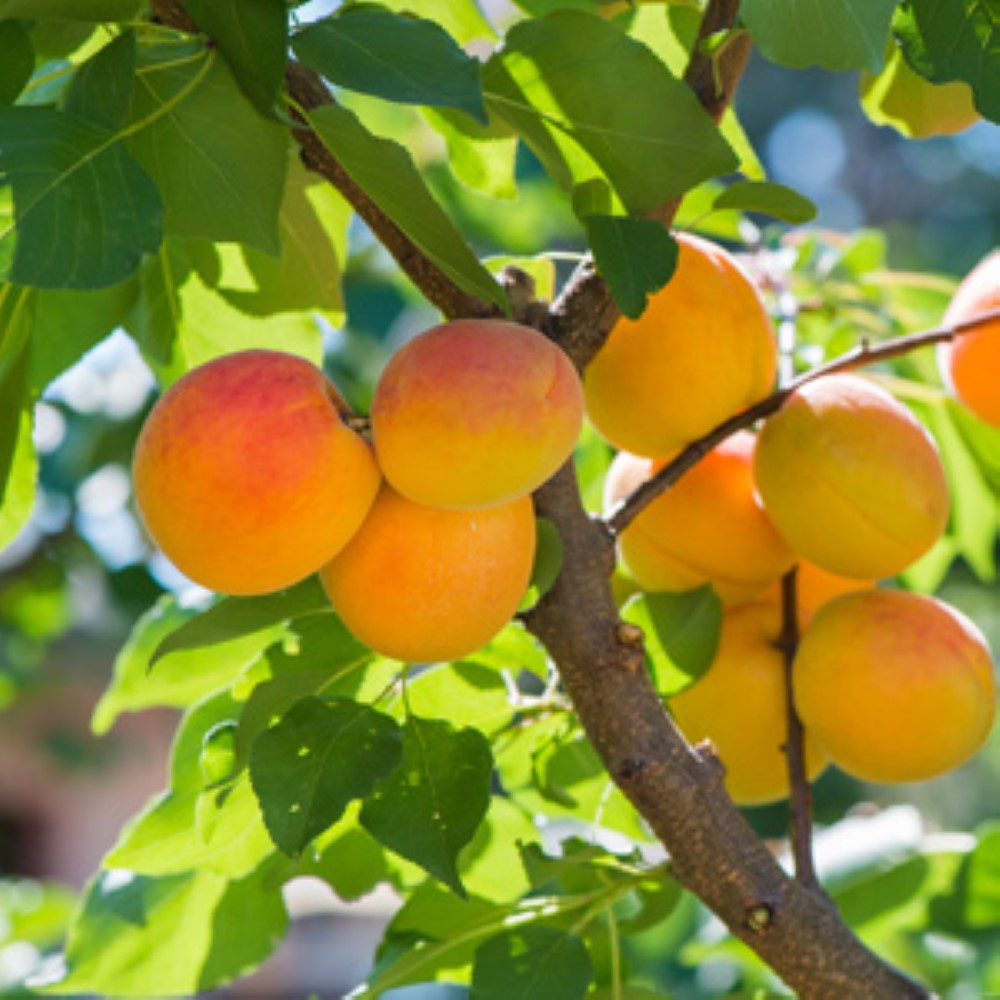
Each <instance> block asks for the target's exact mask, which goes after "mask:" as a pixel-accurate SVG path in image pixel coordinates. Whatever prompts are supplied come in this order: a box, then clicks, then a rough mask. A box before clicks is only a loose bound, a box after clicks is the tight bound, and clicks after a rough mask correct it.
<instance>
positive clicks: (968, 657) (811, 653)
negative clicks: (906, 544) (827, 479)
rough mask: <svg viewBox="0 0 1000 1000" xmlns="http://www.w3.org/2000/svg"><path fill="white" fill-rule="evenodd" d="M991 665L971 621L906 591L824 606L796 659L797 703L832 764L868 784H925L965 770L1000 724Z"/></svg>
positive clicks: (845, 598) (879, 592) (867, 594)
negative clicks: (996, 721) (995, 720)
mask: <svg viewBox="0 0 1000 1000" xmlns="http://www.w3.org/2000/svg"><path fill="white" fill-rule="evenodd" d="M995 698H996V692H995V690H994V681H993V667H992V664H991V662H990V652H989V649H988V647H987V645H986V640H985V639H984V638H983V636H982V634H981V633H980V632H979V630H978V629H977V628H976V626H975V625H973V624H972V622H970V621H969V620H968V619H967V618H966V617H965V616H964V615H962V614H961V613H960V612H958V611H956V610H955V609H954V608H951V607H949V606H948V605H946V604H943V603H942V602H940V601H936V600H934V599H933V598H930V597H922V596H920V595H917V594H911V593H908V592H906V591H898V590H870V591H865V592H862V593H857V594H845V595H844V596H842V597H838V598H837V599H836V600H833V601H831V602H830V603H829V604H827V605H825V606H824V607H823V608H821V609H820V610H819V611H818V612H817V613H816V616H815V617H814V618H813V620H812V624H811V625H810V627H809V630H808V631H807V632H806V634H805V637H804V638H803V640H802V643H801V645H800V646H799V651H798V654H797V656H796V658H795V703H796V706H797V708H798V711H799V714H800V715H801V717H802V721H803V723H804V725H805V726H806V730H807V731H808V732H810V733H812V734H813V735H814V736H815V737H816V739H817V740H818V741H819V742H820V743H821V744H822V746H823V748H824V750H826V752H827V753H828V754H829V756H830V759H831V760H832V761H833V762H834V763H836V764H837V765H838V766H839V767H841V768H843V770H845V771H847V772H848V773H849V774H853V775H855V776H856V777H858V778H862V779H864V780H866V781H878V782H904V781H924V780H926V779H928V778H933V777H936V776H937V775H939V774H944V773H945V772H946V771H950V770H952V769H953V768H955V767H958V765H959V764H962V763H964V762H965V761H966V760H967V759H968V758H969V757H971V756H972V755H973V754H974V753H975V752H976V750H978V749H979V747H980V746H981V745H982V744H983V742H984V741H985V740H986V737H987V735H988V734H989V731H990V727H991V726H992V723H993V715H994V702H995Z"/></svg>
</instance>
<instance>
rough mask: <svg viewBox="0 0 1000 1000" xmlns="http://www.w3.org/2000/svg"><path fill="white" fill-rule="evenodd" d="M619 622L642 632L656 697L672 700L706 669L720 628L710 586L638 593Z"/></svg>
mask: <svg viewBox="0 0 1000 1000" xmlns="http://www.w3.org/2000/svg"><path fill="white" fill-rule="evenodd" d="M622 618H623V619H624V620H625V621H627V622H631V623H632V624H633V625H638V626H639V628H641V629H642V630H643V632H644V633H645V636H646V656H647V658H648V660H649V663H650V666H651V667H652V674H653V681H654V683H655V685H656V690H657V693H658V694H660V695H662V696H663V697H672V696H673V695H675V694H679V693H680V692H681V691H683V690H684V689H685V688H686V687H688V686H690V685H691V684H693V683H694V682H695V681H696V680H697V679H698V678H699V677H701V675H702V674H703V673H705V671H706V670H708V668H709V666H711V663H712V660H713V659H714V658H715V651H716V649H717V648H718V645H719V631H720V629H721V628H722V602H721V601H720V600H719V598H718V597H717V596H716V594H715V592H714V591H713V590H712V588H711V587H709V586H705V587H699V588H698V589H697V590H688V591H684V592H683V593H678V594H667V593H662V594H640V595H638V596H636V597H634V598H632V599H631V600H630V601H629V602H628V603H627V604H626V605H625V607H624V608H623V609H622Z"/></svg>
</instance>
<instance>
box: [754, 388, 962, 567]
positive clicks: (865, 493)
mask: <svg viewBox="0 0 1000 1000" xmlns="http://www.w3.org/2000/svg"><path fill="white" fill-rule="evenodd" d="M754 474H755V477H756V482H757V488H758V490H759V491H760V495H761V498H762V499H763V501H764V509H765V510H766V511H767V513H768V514H769V515H770V518H771V520H772V521H773V522H774V526H775V527H776V528H777V529H778V531H779V532H780V533H781V534H782V536H783V537H784V539H785V541H786V542H788V544H789V545H791V546H792V547H793V548H794V549H796V550H797V551H798V552H800V553H802V555H804V556H805V557H806V558H807V559H809V560H811V561H812V562H815V563H816V564H817V565H818V566H820V567H822V568H823V569H826V570H829V571H830V572H831V573H838V574H841V575H842V576H853V577H858V578H861V579H878V578H881V577H886V576H893V575H894V574H896V573H898V572H899V571H900V570H902V569H904V568H905V567H907V566H908V565H909V564H910V563H912V562H913V561H914V560H915V559H917V558H918V557H919V556H921V555H923V553H924V552H926V551H927V549H929V548H930V547H931V545H933V543H934V542H935V540H936V539H937V537H938V536H939V535H940V534H941V532H942V531H943V530H944V527H945V524H946V523H947V520H948V508H949V501H948V485H947V482H946V480H945V475H944V470H943V468H942V466H941V459H940V457H939V456H938V453H937V449H936V448H935V446H934V443H933V441H932V440H931V438H930V436H929V435H928V434H927V432H926V431H925V430H924V428H923V427H922V426H921V425H920V424H919V423H918V422H917V420H916V419H915V418H914V417H913V415H912V414H911V413H910V411H909V410H907V409H906V407H905V406H903V405H902V404H901V403H898V402H896V400H895V399H893V397H892V396H890V395H889V393H887V392H886V391H885V390H884V389H881V388H879V387H878V386H876V385H874V384H873V383H871V382H869V381H866V380H865V379H863V378H860V377H859V376H857V375H831V376H828V377H826V378H821V379H817V380H816V381H815V382H810V383H808V384H807V385H804V386H803V387H802V388H801V389H799V390H798V391H796V392H795V393H794V394H793V395H792V396H791V398H790V399H789V400H788V402H786V403H785V405H784V406H783V407H782V409H781V410H780V411H779V412H778V413H777V414H775V415H774V416H773V417H771V418H770V419H769V420H768V421H767V422H766V423H765V425H764V429H763V430H762V431H761V433H760V438H759V440H758V443H757V452H756V457H755V461H754Z"/></svg>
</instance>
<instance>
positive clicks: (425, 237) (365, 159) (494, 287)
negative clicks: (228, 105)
mask: <svg viewBox="0 0 1000 1000" xmlns="http://www.w3.org/2000/svg"><path fill="white" fill-rule="evenodd" d="M309 123H310V125H312V127H313V128H314V129H315V130H316V134H317V135H318V136H319V137H320V139H321V140H322V141H323V144H324V145H325V146H326V147H327V148H328V149H329V150H330V152H331V153H333V155H334V156H335V157H336V158H337V160H339V161H340V163H341V165H342V166H343V168H344V169H345V170H346V171H347V173H348V174H350V176H351V178H352V179H353V180H354V182H355V183H356V184H357V185H358V186H359V187H360V188H362V190H364V191H365V193H366V194H367V195H368V196H369V197H370V198H371V199H372V201H374V202H375V203H376V204H377V205H378V206H379V207H380V208H381V209H382V210H383V211H384V212H385V213H386V214H387V215H388V216H389V217H390V218H391V219H392V221H393V222H395V223H396V225H397V226H399V228H400V229H402V230H403V232H404V233H406V235H407V236H409V237H410V239H411V240H413V242H414V243H415V244H416V245H417V246H418V247H419V248H420V249H421V250H422V251H423V252H424V253H425V254H426V255H427V256H428V257H429V258H430V259H431V260H432V261H433V262H434V263H435V264H436V265H437V266H438V267H439V268H441V270H442V271H444V272H445V274H447V275H448V277H449V278H451V279H452V280H453V281H454V282H455V283H456V284H457V285H458V286H459V287H460V288H462V289H463V290H464V291H466V292H470V293H471V294H473V295H478V296H479V297H480V298H482V299H483V300H484V301H486V302H491V303H493V304H494V305H496V306H498V307H499V308H501V309H503V310H505V311H506V309H507V303H506V300H505V298H504V294H503V291H502V289H501V288H500V286H499V285H498V284H497V282H496V281H495V280H494V279H493V277H492V276H491V275H490V273H489V271H487V270H486V268H484V267H483V265H482V264H480V263H479V261H478V260H477V259H476V256H475V255H474V254H473V252H472V250H471V249H470V248H469V245H468V244H467V243H466V242H465V239H464V238H463V237H462V235H461V234H460V233H459V231H458V230H457V229H456V228H455V226H454V224H453V223H452V221H451V219H449V218H448V216H447V215H446V214H445V213H444V211H443V210H442V209H441V207H440V205H438V203H437V202H436V201H435V200H434V198H433V197H432V196H431V193H430V192H429V191H428V189H427V186H426V184H425V183H424V180H423V178H422V177H421V176H420V172H419V171H418V170H417V168H416V166H415V165H414V163H413V160H412V159H411V158H410V155H409V153H407V151H406V150H405V149H404V148H403V147H402V146H400V145H399V144H398V143H396V142H393V141H391V140H389V139H382V138H379V137H378V136H375V135H373V134H372V133H370V132H369V131H367V129H365V127H364V126H363V125H362V124H361V122H360V121H358V119H357V117H356V116H355V115H353V114H352V113H351V112H350V111H347V110H346V109H345V108H341V107H339V106H337V105H335V104H327V105H324V106H323V107H321V108H317V109H316V110H314V111H312V112H310V114H309Z"/></svg>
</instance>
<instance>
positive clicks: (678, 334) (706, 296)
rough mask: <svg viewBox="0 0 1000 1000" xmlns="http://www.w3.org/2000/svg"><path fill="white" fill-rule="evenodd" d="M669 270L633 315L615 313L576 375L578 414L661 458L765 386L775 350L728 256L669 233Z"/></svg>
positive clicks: (620, 441) (630, 447)
mask: <svg viewBox="0 0 1000 1000" xmlns="http://www.w3.org/2000/svg"><path fill="white" fill-rule="evenodd" d="M677 242H678V245H679V253H678V256H677V270H676V271H675V272H674V275H673V277H672V278H671V279H670V281H669V282H668V284H667V285H666V286H665V287H664V288H662V289H661V290H660V291H658V292H657V293H656V294H655V295H653V296H652V297H651V298H650V300H649V303H648V305H647V306H646V311H645V312H644V313H643V314H642V316H640V317H639V319H637V320H630V319H620V320H619V321H618V323H616V324H615V327H614V329H613V330H612V331H611V335H610V336H609V337H608V340H607V342H606V343H605V345H604V346H603V347H602V348H601V350H600V351H599V352H598V353H597V356H596V357H595V358H594V359H593V361H591V363H590V364H589V365H588V367H587V369H586V371H585V373H584V380H583V384H584V392H585V397H586V404H587V413H588V415H589V417H590V419H591V421H592V422H593V424H594V426H595V427H596V428H597V430H598V431H599V432H600V433H601V434H602V435H603V436H604V437H605V438H607V439H608V441H610V442H611V443H612V444H613V445H615V446H616V447H618V448H621V449H624V450H625V451H630V452H633V453H634V454H636V455H645V456H648V457H650V458H665V457H667V456H669V455H672V454H674V453H675V452H677V451H679V450H680V449H681V448H683V447H684V445H686V444H688V443H690V442H691V441H694V440H695V439H696V438H699V437H701V436H702V435H703V434H706V433H707V432H708V431H710V430H711V429H712V428H713V427H715V426H716V425H717V424H719V423H721V422H722V421H723V420H725V419H726V418H727V417H731V416H732V415H733V414H734V413H738V412H739V411H740V410H743V409H745V408H746V407H747V406H749V405H750V404H751V403H755V402H757V401H758V400H759V399H761V398H763V397H764V396H766V395H767V394H768V392H769V391H770V390H771V387H772V386H773V385H774V380H775V373H776V363H777V361H776V359H777V351H776V347H775V339H774V332H773V328H772V326H771V321H770V319H769V318H768V315H767V312H766V311H765V309H764V304H763V302H762V301H761V298H760V296H759V294H758V293H757V290H756V289H755V288H754V286H753V285H752V284H751V282H750V280H749V278H747V276H746V275H745V274H744V273H743V271H742V270H741V269H740V267H739V265H738V264H737V263H736V261H735V260H734V258H733V257H732V256H730V254H728V253H727V252H726V251H725V250H723V249H722V248H721V247H717V246H715V245H714V244H712V243H709V242H708V241H706V240H703V239H700V238H699V237H697V236H691V235H687V234H684V233H681V234H679V235H677Z"/></svg>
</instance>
